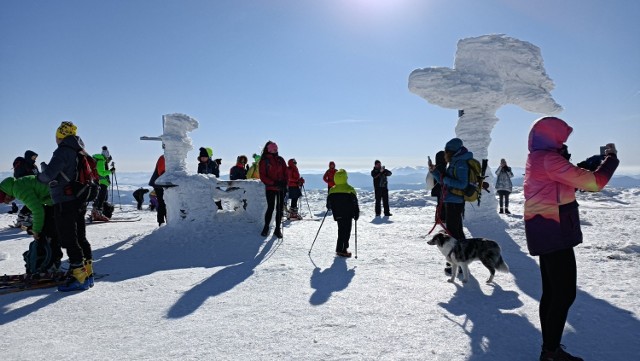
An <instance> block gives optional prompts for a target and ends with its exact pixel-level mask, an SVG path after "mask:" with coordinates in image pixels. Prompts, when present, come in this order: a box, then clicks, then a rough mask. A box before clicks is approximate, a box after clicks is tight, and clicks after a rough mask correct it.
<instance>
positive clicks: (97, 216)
mask: <svg viewBox="0 0 640 361" xmlns="http://www.w3.org/2000/svg"><path fill="white" fill-rule="evenodd" d="M91 220H92V221H100V222H108V221H109V218H107V217H106V216H105V215H104V214H102V211H101V210H100V209H94V210H92V211H91Z"/></svg>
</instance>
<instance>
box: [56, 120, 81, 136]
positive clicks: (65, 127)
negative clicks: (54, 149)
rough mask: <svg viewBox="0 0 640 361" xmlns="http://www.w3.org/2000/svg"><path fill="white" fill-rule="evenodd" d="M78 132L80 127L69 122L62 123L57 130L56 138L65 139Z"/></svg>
mask: <svg viewBox="0 0 640 361" xmlns="http://www.w3.org/2000/svg"><path fill="white" fill-rule="evenodd" d="M77 130H78V127H76V125H75V124H73V123H72V122H68V121H65V122H62V123H60V126H59V127H58V129H57V130H56V138H58V139H64V138H66V137H68V136H70V135H76V132H77Z"/></svg>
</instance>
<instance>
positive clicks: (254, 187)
mask: <svg viewBox="0 0 640 361" xmlns="http://www.w3.org/2000/svg"><path fill="white" fill-rule="evenodd" d="M162 120H163V129H164V133H163V134H162V135H161V136H160V137H153V138H150V137H143V138H142V139H153V140H157V139H160V140H162V143H163V144H164V157H165V169H166V171H165V173H164V174H163V175H162V176H160V177H159V178H158V179H157V180H156V184H158V185H163V186H165V187H167V188H166V191H165V193H164V200H165V203H166V204H167V225H168V226H176V225H180V224H184V225H189V226H193V225H195V224H200V226H201V227H205V228H203V229H206V227H207V226H210V225H214V224H216V223H217V222H225V221H228V220H230V219H241V220H245V221H246V222H247V223H254V224H255V227H256V229H260V228H262V226H263V223H262V219H263V217H264V212H265V211H266V202H264V197H265V194H264V186H263V185H262V183H260V181H257V180H242V181H222V180H218V178H216V176H214V175H212V174H188V172H187V163H186V162H187V153H188V152H189V151H190V150H192V149H193V145H192V143H191V138H190V137H189V136H188V134H187V133H189V132H191V131H193V130H195V129H197V128H198V121H197V120H195V119H193V118H191V117H189V116H188V115H184V114H168V115H164V116H163V117H162ZM194 161H195V159H194ZM214 198H215V199H221V200H222V201H223V204H224V206H226V210H225V211H223V212H218V208H217V206H216V205H215V203H214Z"/></svg>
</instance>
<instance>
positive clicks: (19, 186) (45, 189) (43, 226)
mask: <svg viewBox="0 0 640 361" xmlns="http://www.w3.org/2000/svg"><path fill="white" fill-rule="evenodd" d="M14 199H18V200H20V201H21V202H22V203H24V204H25V205H26V206H27V207H29V209H30V210H31V212H32V215H33V226H32V227H33V228H32V229H31V232H32V233H33V239H35V240H37V241H38V242H50V246H51V250H52V253H53V257H52V265H54V266H55V267H54V268H59V267H60V260H61V259H62V255H63V254H62V248H61V247H60V244H59V242H58V235H57V232H56V225H55V220H54V217H53V200H51V194H50V193H49V186H48V185H46V184H44V183H41V182H38V180H37V179H36V176H35V175H28V176H25V177H22V178H18V179H16V178H14V177H8V178H5V179H4V180H3V181H2V182H0V202H2V203H10V202H11V201H12V200H14ZM47 268H49V267H47Z"/></svg>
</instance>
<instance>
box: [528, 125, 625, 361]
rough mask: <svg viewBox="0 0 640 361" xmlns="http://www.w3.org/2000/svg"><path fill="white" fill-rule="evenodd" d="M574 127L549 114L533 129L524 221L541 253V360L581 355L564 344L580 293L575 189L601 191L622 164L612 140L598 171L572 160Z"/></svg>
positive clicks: (534, 247)
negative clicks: (569, 148) (568, 148)
mask: <svg viewBox="0 0 640 361" xmlns="http://www.w3.org/2000/svg"><path fill="white" fill-rule="evenodd" d="M572 131H573V128H571V127H570V126H569V125H568V124H567V123H565V122H564V121H563V120H562V119H559V118H555V117H544V118H540V119H538V120H536V121H535V122H534V124H533V126H532V127H531V131H530V133H529V155H528V157H527V164H526V171H525V177H524V197H525V203H524V221H525V233H526V237H527V247H528V249H529V253H530V254H531V255H532V256H539V257H540V274H541V276H542V297H541V298H540V306H539V312H540V326H541V329H542V342H543V343H542V352H541V354H540V360H541V361H555V360H576V361H580V360H582V358H579V357H576V356H572V355H570V354H569V353H567V352H565V351H564V347H563V346H562V345H561V344H560V342H561V340H562V332H563V330H564V325H565V322H566V320H567V315H568V313H569V308H570V307H571V305H572V304H573V301H574V300H575V298H576V288H577V286H576V283H577V280H576V279H577V269H576V258H575V254H574V252H573V247H575V246H577V245H578V244H580V243H582V231H581V230H580V219H579V212H578V202H577V201H576V196H575V191H576V189H582V190H585V191H591V192H597V191H600V190H601V189H602V188H604V186H605V185H606V184H607V183H608V182H609V179H611V176H613V172H614V171H615V170H616V168H617V167H618V164H619V161H618V157H617V151H616V148H615V145H614V144H613V143H610V144H607V146H606V150H605V156H604V160H603V161H602V164H600V166H599V167H598V168H597V169H596V170H595V171H589V170H586V169H583V168H580V167H576V166H575V165H573V164H571V163H570V162H569V160H568V159H567V157H566V156H564V155H563V154H566V151H564V150H563V146H564V143H565V142H566V141H567V139H568V138H569V135H570V134H571V132H572ZM565 149H566V148H565Z"/></svg>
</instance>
